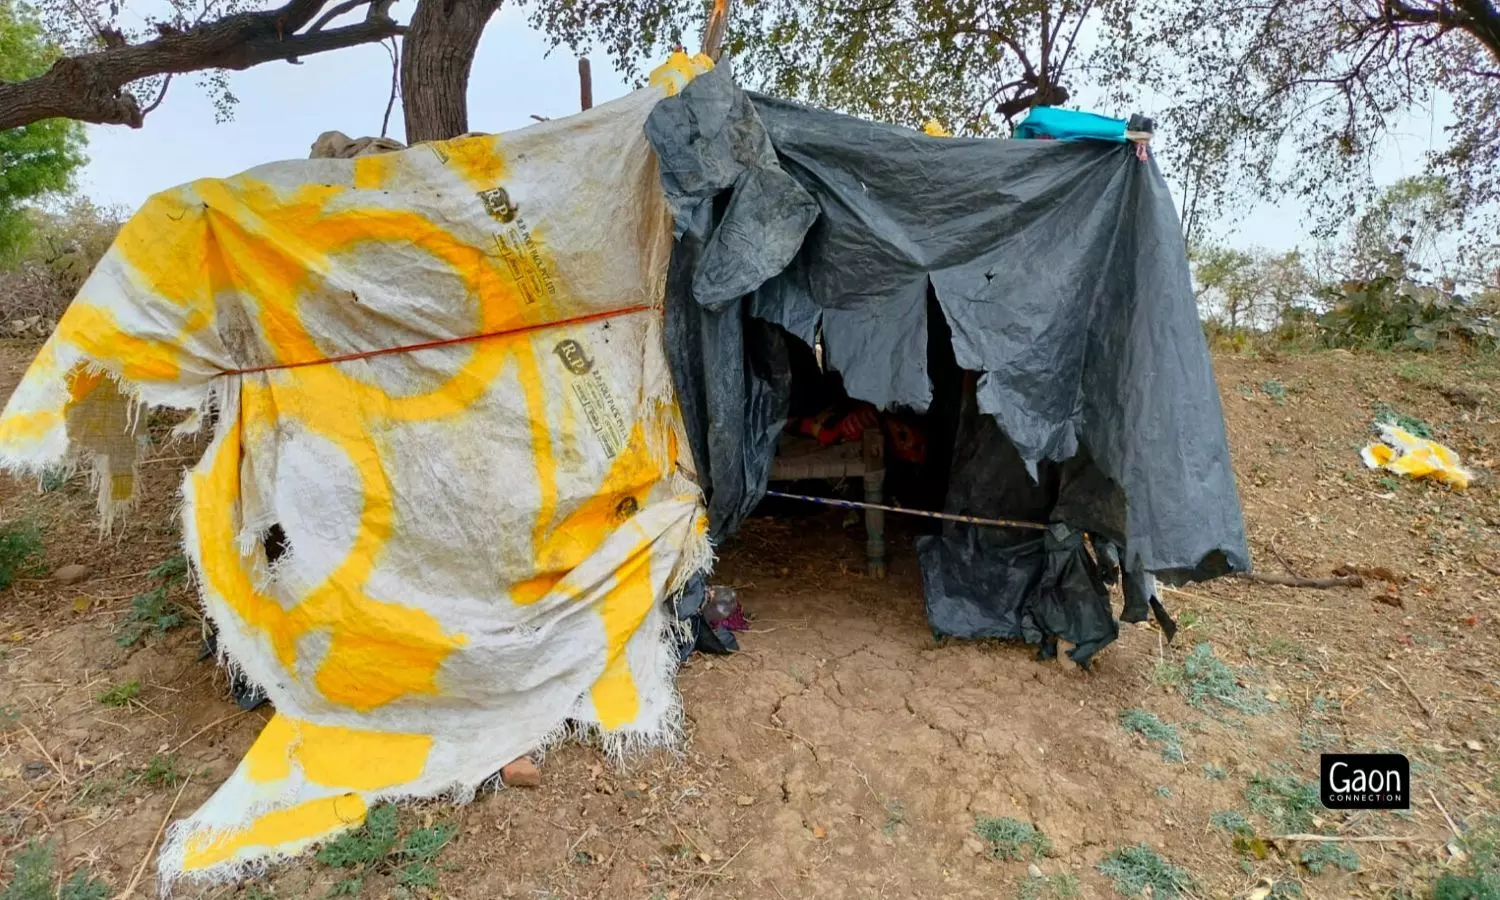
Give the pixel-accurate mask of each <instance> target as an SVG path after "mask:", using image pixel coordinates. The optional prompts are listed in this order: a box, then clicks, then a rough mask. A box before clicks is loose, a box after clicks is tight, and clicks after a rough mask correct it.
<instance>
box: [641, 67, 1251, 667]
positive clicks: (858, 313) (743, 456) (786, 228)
mask: <svg viewBox="0 0 1500 900" xmlns="http://www.w3.org/2000/svg"><path fill="white" fill-rule="evenodd" d="M646 130H647V136H648V137H649V138H650V140H651V143H652V144H653V146H654V147H655V148H656V151H657V154H658V157H659V164H660V169H661V177H662V183H663V186H664V188H665V190H666V193H667V196H668V199H669V201H670V204H671V207H672V211H673V215H674V218H675V226H676V237H677V243H676V245H675V248H674V255H673V259H672V268H671V272H670V275H669V278H668V285H667V294H668V296H667V340H668V357H669V361H670V363H671V366H672V370H673V378H674V381H675V382H676V386H677V390H678V396H679V402H680V403H681V405H682V413H683V417H684V420H685V422H686V425H687V429H688V432H689V439H690V443H691V445H692V451H693V455H694V458H695V460H696V462H697V465H698V473H699V476H700V479H701V481H702V483H703V486H704V488H705V491H706V492H707V495H708V498H709V512H710V523H711V524H710V531H711V535H712V536H713V538H714V539H715V540H722V539H723V538H724V537H726V536H727V535H729V534H731V533H732V532H733V531H734V529H735V528H736V527H738V525H739V524H740V522H741V521H742V520H743V519H744V517H745V516H746V515H747V514H748V513H749V512H750V510H751V509H752V508H753V507H754V505H755V504H756V503H757V502H758V501H759V500H760V498H761V497H762V496H763V494H764V491H765V488H766V481H767V476H768V473H769V471H770V466H771V459H772V456H773V454H774V451H775V447H776V439H777V435H778V434H779V433H780V431H781V429H782V427H783V425H784V423H785V419H786V415H787V404H788V397H789V391H790V383H791V375H790V367H789V365H788V362H787V343H786V342H787V341H788V340H789V339H798V340H801V341H803V342H806V343H808V344H811V343H812V341H813V339H814V335H815V332H816V330H817V329H818V328H819V326H821V330H822V339H823V342H824V353H825V357H824V358H825V361H826V363H827V365H828V366H829V367H831V368H832V369H835V370H837V371H838V372H839V373H840V375H841V376H842V378H843V381H844V386H845V388H846V390H847V391H848V393H849V395H850V396H851V397H854V398H857V399H861V400H866V401H869V402H871V403H874V404H876V405H877V406H879V407H882V408H886V409H890V408H897V407H902V408H907V409H911V410H914V411H918V412H921V411H926V410H927V409H928V408H929V406H932V405H934V402H936V404H937V406H939V407H942V406H945V405H948V404H952V405H954V406H957V407H958V408H959V410H960V411H959V414H958V416H957V419H958V423H957V434H956V439H955V442H954V460H953V466H952V470H951V474H950V479H949V487H948V494H947V502H946V507H947V509H948V511H950V512H957V513H963V514H968V515H974V516H984V517H1002V518H1021V517H1030V518H1032V519H1033V520H1035V521H1042V522H1049V523H1054V527H1053V528H1052V529H1051V530H1050V531H1048V532H1045V533H1040V534H1041V536H1038V535H1039V533H1038V532H1018V531H1010V530H1003V529H994V528H986V527H976V526H972V525H966V524H949V525H947V526H945V528H944V530H943V533H942V534H941V535H934V536H930V537H927V538H923V539H922V541H921V542H920V543H919V552H920V554H921V562H922V569H923V581H924V589H925V592H926V596H927V609H928V617H929V621H930V622H931V624H932V626H933V629H934V631H935V632H937V633H939V634H950V635H956V636H963V637H1003V638H1024V639H1027V640H1030V641H1031V642H1033V643H1038V644H1040V645H1041V646H1042V650H1043V653H1044V654H1046V653H1049V652H1051V648H1053V647H1055V646H1056V641H1057V639H1058V638H1061V639H1062V640H1064V641H1067V642H1068V643H1069V644H1071V645H1074V646H1073V650H1072V651H1071V652H1070V655H1071V656H1072V657H1073V658H1074V659H1075V660H1077V661H1079V662H1080V663H1085V664H1086V663H1087V661H1088V658H1089V657H1090V656H1091V655H1092V653H1094V652H1095V651H1096V650H1097V649H1098V648H1099V647H1102V646H1104V645H1105V644H1107V643H1108V642H1109V641H1110V640H1112V639H1113V638H1114V636H1115V633H1116V624H1115V618H1114V616H1113V614H1112V612H1111V609H1110V606H1109V599H1108V593H1107V586H1108V583H1109V582H1110V581H1111V579H1112V578H1113V577H1114V575H1115V574H1116V572H1117V571H1123V577H1124V580H1125V595H1126V601H1127V602H1126V607H1125V610H1124V612H1123V614H1122V618H1124V619H1125V620H1126V621H1139V620H1140V619H1143V618H1144V617H1145V615H1146V610H1147V609H1148V608H1154V609H1156V610H1157V611H1158V613H1161V614H1162V616H1163V618H1164V613H1163V612H1162V609H1161V606H1160V604H1159V603H1157V602H1156V598H1155V596H1154V591H1155V587H1154V580H1153V576H1154V577H1158V578H1161V579H1163V580H1165V581H1168V582H1170V583H1182V582H1185V581H1192V580H1202V579H1207V578H1213V577H1217V576H1220V575H1224V574H1227V573H1230V572H1237V571H1246V570H1248V568H1249V551H1248V549H1247V547H1246V542H1245V531H1244V523H1243V520H1242V518H1241V513H1240V505H1239V498H1238V496H1237V494H1236V491H1235V485H1234V476H1233V473H1232V470H1231V468H1230V458H1229V449H1228V445H1227V442H1226V439H1225V433H1224V423H1223V413H1222V410H1221V408H1220V404H1219V398H1218V392H1217V389H1216V387H1215V383H1214V378H1213V371H1212V365H1211V361H1210V358H1209V354H1208V350H1207V347H1206V344H1205V342H1204V338H1203V333H1202V330H1201V327H1200V324H1199V320H1198V315H1197V309H1196V306H1195V303H1194V298H1193V292H1192V286H1191V283H1190V278H1189V271H1188V265H1187V259H1186V253H1185V248H1184V245H1183V239H1182V234H1181V228H1180V225H1179V222H1178V219H1177V215H1176V211H1175V208H1174V206H1173V203H1172V199H1171V197H1170V194H1169V192H1168V189H1167V186H1166V183H1165V181H1164V180H1163V178H1162V176H1161V173H1160V171H1159V170H1158V169H1157V167H1156V165H1155V162H1154V161H1150V160H1148V161H1144V162H1143V161H1142V160H1140V159H1138V158H1137V156H1136V154H1135V152H1134V150H1133V148H1131V147H1129V146H1127V145H1123V144H1119V143H1107V142H1098V141H1068V142H1061V141H1026V140H1009V141H1005V140H998V141H997V140H971V139H962V138H938V137H929V136H927V135H924V134H920V133H918V132H915V131H911V130H908V129H904V128H899V127H895V126H890V125H883V124H877V123H873V122H867V121H863V120H860V119H855V118H851V117H848V116H844V115H839V114H836V113H831V112H826V111H822V110H816V109H811V108H808V107H805V106H801V105H797V104H794V103H790V102H787V101H783V100H777V99H772V98H768V97H762V96H758V95H752V94H749V93H746V92H744V91H742V90H741V89H740V88H739V87H737V86H736V84H735V83H734V81H733V77H732V74H731V72H730V67H729V66H728V65H727V64H723V65H720V66H719V67H718V68H716V69H715V70H714V71H713V72H711V73H709V74H707V75H704V76H701V77H699V78H698V79H696V80H695V81H693V82H692V83H691V84H690V85H688V87H687V88H686V89H685V90H684V91H683V92H682V93H681V94H680V95H679V96H677V97H675V98H671V99H668V100H664V101H662V102H661V103H659V104H658V105H657V107H656V109H655V110H654V111H653V112H652V114H651V116H650V118H649V119H648V122H647V126H646ZM930 299H935V303H930V302H929V300H930ZM939 314H940V315H941V317H942V321H940V322H938V321H934V320H933V316H934V315H939ZM930 329H936V330H935V331H934V332H933V333H934V334H937V333H939V332H941V333H943V334H946V335H949V336H950V340H951V345H952V355H951V360H952V361H953V362H956V364H957V367H958V368H959V369H962V370H964V371H967V372H971V373H976V377H975V378H971V379H968V380H967V381H966V382H965V381H963V380H958V381H956V382H955V383H967V384H969V385H970V387H969V388H968V389H967V391H964V390H961V389H955V390H954V391H951V392H948V395H947V396H944V395H942V394H941V393H940V394H939V396H937V398H936V401H935V398H934V387H933V385H934V381H935V380H936V381H938V382H939V383H946V380H945V379H941V378H937V375H938V373H935V372H930V371H929V368H930V367H931V356H930V354H929V348H928V340H929V330H930ZM1085 535H1088V536H1089V538H1090V539H1089V540H1087V541H1086V540H1085V539H1084V538H1085ZM1116 562H1118V566H1116ZM1167 622H1168V623H1169V622H1170V620H1167Z"/></svg>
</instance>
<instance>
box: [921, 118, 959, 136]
mask: <svg viewBox="0 0 1500 900" xmlns="http://www.w3.org/2000/svg"><path fill="white" fill-rule="evenodd" d="M922 133H923V134H927V135H931V136H932V137H953V135H952V134H949V133H948V129H946V128H944V127H943V126H942V124H941V123H939V122H938V120H937V119H928V120H927V124H926V125H923V126H922Z"/></svg>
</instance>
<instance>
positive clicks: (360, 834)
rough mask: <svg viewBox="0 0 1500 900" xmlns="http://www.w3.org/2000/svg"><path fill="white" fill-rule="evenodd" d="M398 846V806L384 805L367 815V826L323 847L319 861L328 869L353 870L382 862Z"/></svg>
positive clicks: (347, 833) (346, 833)
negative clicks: (352, 868)
mask: <svg viewBox="0 0 1500 900" xmlns="http://www.w3.org/2000/svg"><path fill="white" fill-rule="evenodd" d="M395 847H396V807H394V806H392V805H390V804H389V803H382V804H381V805H379V806H377V807H375V808H373V809H371V810H370V812H369V813H368V814H367V815H366V816H365V824H363V825H361V826H360V827H358V828H355V829H353V830H352V831H346V832H344V833H343V834H341V835H339V836H338V837H336V838H334V839H333V840H332V841H329V842H328V843H326V844H324V845H323V846H322V848H320V849H319V850H318V856H317V859H318V862H320V863H322V864H323V865H325V866H333V867H335V868H350V867H353V866H361V865H368V864H373V863H377V862H380V861H381V860H383V859H385V857H386V855H387V854H389V853H390V852H391V851H392V850H393V849H395Z"/></svg>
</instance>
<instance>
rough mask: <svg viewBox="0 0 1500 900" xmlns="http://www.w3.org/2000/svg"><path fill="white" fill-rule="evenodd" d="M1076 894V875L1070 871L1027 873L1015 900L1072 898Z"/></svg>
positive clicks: (1077, 890) (1064, 899) (1062, 899)
mask: <svg viewBox="0 0 1500 900" xmlns="http://www.w3.org/2000/svg"><path fill="white" fill-rule="evenodd" d="M1078 895H1079V888H1078V876H1076V875H1073V874H1071V873H1065V874H1061V875H1042V876H1040V877H1038V876H1036V875H1027V876H1026V877H1025V878H1024V879H1022V881H1021V887H1020V891H1019V893H1017V894H1016V900H1074V898H1076V897H1077V896H1078Z"/></svg>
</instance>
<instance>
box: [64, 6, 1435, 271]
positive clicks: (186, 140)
mask: <svg viewBox="0 0 1500 900" xmlns="http://www.w3.org/2000/svg"><path fill="white" fill-rule="evenodd" d="M546 51H547V43H546V41H545V39H544V38H543V37H542V36H541V35H540V34H538V33H537V32H535V31H533V30H531V29H530V28H529V27H527V25H526V21H525V16H524V13H523V12H522V11H520V10H516V9H513V8H511V9H502V11H501V12H500V13H499V14H498V15H496V16H495V18H494V19H493V20H492V21H491V23H490V25H489V28H488V29H487V30H486V31H485V33H484V38H483V40H482V41H481V43H480V45H479V53H478V57H477V58H476V60H475V64H474V71H473V76H472V78H471V79H470V82H469V127H470V128H472V129H474V130H475V131H487V132H497V131H509V130H513V129H517V128H522V127H524V126H526V125H529V124H531V123H532V120H531V118H530V117H531V116H532V115H533V114H535V115H540V116H548V117H553V118H556V117H561V116H565V115H568V114H569V113H573V112H576V111H577V110H578V72H577V60H576V59H575V58H574V57H573V56H572V55H571V54H569V53H568V52H567V51H566V50H562V51H559V52H557V53H554V54H553V55H552V56H550V57H547V56H546V55H545V54H546ZM592 64H593V81H594V100H595V103H603V102H605V101H607V100H610V99H613V98H615V97H619V96H621V95H622V94H624V93H625V90H626V87H625V83H624V81H623V80H622V79H621V78H620V77H619V76H618V75H616V74H615V73H614V72H613V71H612V69H611V68H610V66H609V64H608V62H607V60H605V59H604V58H603V56H602V55H597V56H596V57H594V58H592ZM390 79H391V64H390V56H389V55H388V54H387V52H386V50H385V49H384V48H383V47H381V46H379V45H369V46H364V47H355V48H353V49H349V50H343V51H339V52H334V53H324V54H320V55H317V56H312V57H308V58H307V59H305V60H304V61H303V63H302V65H295V66H294V65H290V64H285V63H270V64H266V65H262V66H258V67H256V68H254V69H250V70H247V71H245V72H236V73H232V74H231V75H230V87H231V90H232V91H233V92H234V94H235V95H236V96H237V97H239V99H240V103H239V105H238V107H237V108H236V110H235V114H234V119H233V121H231V122H228V123H225V124H222V125H220V124H215V122H214V109H213V105H212V103H211V101H210V100H209V98H208V96H207V94H206V93H205V92H204V91H203V90H201V89H199V88H198V86H197V85H196V84H194V83H193V82H192V81H191V80H189V79H179V80H178V82H177V83H174V84H173V86H172V90H171V92H170V94H169V95H168V97H167V99H166V102H165V103H163V104H162V106H161V108H160V109H158V110H156V111H155V112H153V113H152V114H151V115H150V116H149V117H148V118H147V120H146V125H145V127H144V128H141V129H130V128H124V127H120V126H110V127H103V126H90V128H89V156H90V157H91V161H90V162H89V164H88V166H87V168H86V169H85V170H84V174H83V178H82V181H81V187H82V188H83V189H84V191H85V192H86V193H87V194H88V195H89V196H91V197H93V198H94V199H95V200H97V201H100V202H105V203H117V204H121V205H123V206H126V207H129V208H131V209H134V208H136V207H138V206H140V204H141V203H142V202H143V201H144V200H145V199H146V197H148V196H149V195H150V194H152V193H154V192H156V191H160V190H163V189H165V188H169V187H172V186H174V185H177V184H181V183H183V182H186V181H191V180H193V179H195V178H203V177H221V176H227V175H232V174H234V173H236V172H240V171H243V170H244V169H248V168H250V167H252V166H256V165H259V164H261V163H265V162H271V161H273V160H281V159H305V158H306V157H307V154H308V150H309V148H310V147H311V145H312V142H313V141H314V140H315V139H316V138H317V137H318V135H319V134H321V133H322V132H324V131H333V130H336V131H342V132H344V133H345V134H347V135H349V136H350V137H363V136H366V135H374V134H379V133H380V120H381V117H382V116H383V115H384V113H385V105H386V101H387V99H388V97H389V94H390ZM1094 111H1095V112H1100V113H1104V114H1106V115H1114V116H1118V117H1121V118H1123V117H1125V116H1127V115H1129V113H1130V112H1132V110H1105V109H1100V110H1094ZM1147 112H1149V110H1148V111H1147ZM1443 119H1444V116H1443V114H1442V113H1439V114H1437V115H1436V116H1434V115H1426V116H1420V117H1416V118H1413V119H1412V120H1410V121H1409V122H1407V123H1406V124H1405V126H1404V127H1403V128H1402V130H1401V131H1402V133H1401V135H1400V137H1399V139H1398V140H1397V141H1395V142H1394V143H1393V145H1392V146H1391V148H1390V151H1389V152H1388V153H1387V154H1386V156H1385V158H1384V159H1382V161H1381V162H1380V164H1379V166H1378V169H1377V173H1376V175H1377V178H1378V180H1380V181H1381V182H1390V181H1394V180H1395V179H1397V178H1399V177H1401V176H1403V175H1410V174H1416V173H1417V172H1419V171H1420V170H1421V165H1422V156H1423V154H1424V153H1425V152H1426V151H1427V150H1428V149H1429V148H1430V147H1432V146H1433V145H1434V142H1435V141H1436V142H1440V141H1441V138H1442V134H1441V127H1442V124H1443ZM391 120H392V121H391V136H392V137H395V138H397V139H401V138H402V137H403V133H402V128H401V107H400V102H399V100H398V102H397V106H396V109H395V111H394V113H393V114H392V116H391ZM1304 212H1305V211H1304V210H1303V209H1301V208H1300V207H1299V206H1298V205H1297V204H1296V203H1295V202H1283V203H1280V204H1274V205H1273V204H1260V205H1258V206H1256V207H1255V208H1254V209H1253V210H1252V211H1251V212H1250V213H1249V214H1248V215H1245V216H1242V217H1238V218H1237V221H1236V222H1235V224H1234V226H1233V230H1232V231H1230V232H1229V233H1228V234H1227V237H1228V239H1229V240H1230V242H1231V243H1233V244H1236V245H1240V246H1250V245H1257V246H1262V247H1267V248H1270V249H1276V250H1280V249H1290V248H1292V247H1294V246H1296V245H1297V244H1299V243H1300V242H1303V241H1305V240H1306V235H1307V230H1306V227H1305V225H1304V223H1303V218H1304ZM1221 230H1224V229H1221Z"/></svg>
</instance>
